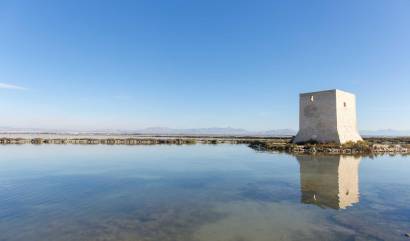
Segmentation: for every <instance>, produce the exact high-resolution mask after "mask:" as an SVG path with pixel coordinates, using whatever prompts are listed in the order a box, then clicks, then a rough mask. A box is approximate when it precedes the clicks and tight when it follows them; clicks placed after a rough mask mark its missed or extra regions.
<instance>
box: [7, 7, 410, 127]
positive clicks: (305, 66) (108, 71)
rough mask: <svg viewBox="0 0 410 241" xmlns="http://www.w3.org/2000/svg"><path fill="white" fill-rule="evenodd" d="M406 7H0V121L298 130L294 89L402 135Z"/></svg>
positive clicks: (408, 88)
mask: <svg viewBox="0 0 410 241" xmlns="http://www.w3.org/2000/svg"><path fill="white" fill-rule="evenodd" d="M409 13H410V1H409V0H361V1H357V0H344V1H323V0H305V1H302V0H300V1H295V0H289V1H279V0H278V1H274V0H271V1H264V0H261V1H260V0H254V1H249V0H247V1H243V0H232V1H231V0H218V1H217V0H207V1H199V0H198V1H195V0H172V1H169V0H146V1H145V0H130V1H127V0H121V1H114V0H113V1H105V0H66V1H63V0H49V1H44V0H36V1H31V0H30V1H20V0H0V110H1V113H2V114H1V118H0V127H18V128H54V129H55V128H57V129H58V128H60V129H79V130H86V129H88V130H90V129H139V128H146V127H153V126H161V127H169V128H205V127H227V126H229V127H233V128H245V129H248V130H254V131H258V130H271V129H283V128H292V129H297V128H298V113H299V110H298V98H299V97H298V94H299V93H301V92H310V91H317V90H326V89H336V88H337V89H341V90H345V91H349V92H353V93H355V94H356V96H357V108H358V121H359V123H358V124H359V128H360V129H362V130H375V129H388V128H392V129H402V130H405V129H410V14H409Z"/></svg>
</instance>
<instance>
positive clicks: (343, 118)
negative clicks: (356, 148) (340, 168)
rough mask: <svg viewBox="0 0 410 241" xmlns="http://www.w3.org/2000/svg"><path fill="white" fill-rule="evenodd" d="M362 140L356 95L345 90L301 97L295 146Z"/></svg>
mask: <svg viewBox="0 0 410 241" xmlns="http://www.w3.org/2000/svg"><path fill="white" fill-rule="evenodd" d="M360 140H362V138H361V137H360V135H359V132H358V130H357V118H356V97H355V95H353V94H351V93H348V92H344V91H341V90H326V91H319V92H312V93H303V94H300V110H299V132H298V134H297V135H296V137H295V139H294V141H293V142H294V143H305V142H310V141H314V142H318V143H331V142H333V143H337V144H343V143H346V142H348V141H353V142H356V141H360Z"/></svg>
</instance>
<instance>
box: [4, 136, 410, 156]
mask: <svg viewBox="0 0 410 241" xmlns="http://www.w3.org/2000/svg"><path fill="white" fill-rule="evenodd" d="M0 136H2V137H0V144H3V145H7V144H36V145H41V144H83V145H158V144H174V145H189V144H196V143H200V144H222V143H227V144H247V145H249V147H251V148H253V149H255V150H258V151H279V152H288V153H328V154H378V153H401V154H410V137H368V138H365V140H364V141H360V142H356V143H353V142H350V143H346V144H343V145H338V144H335V143H328V144H318V143H306V144H303V145H296V144H292V142H291V141H292V138H291V137H266V136H186V135H184V136H182V135H181V136H178V135H168V136H167V135H151V136H148V135H129V134H52V133H51V134H50V133H35V134H25V133H18V134H9V133H7V134H0Z"/></svg>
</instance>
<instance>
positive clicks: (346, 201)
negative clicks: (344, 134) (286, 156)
mask: <svg viewBox="0 0 410 241" xmlns="http://www.w3.org/2000/svg"><path fill="white" fill-rule="evenodd" d="M296 158H297V159H298V161H299V165H300V185H301V193H302V197H301V201H302V203H306V204H314V205H317V206H320V207H324V208H333V209H345V208H347V207H349V206H352V205H353V204H355V203H358V202H359V165H360V160H361V157H355V156H336V155H335V156H315V155H301V156H297V157H296Z"/></svg>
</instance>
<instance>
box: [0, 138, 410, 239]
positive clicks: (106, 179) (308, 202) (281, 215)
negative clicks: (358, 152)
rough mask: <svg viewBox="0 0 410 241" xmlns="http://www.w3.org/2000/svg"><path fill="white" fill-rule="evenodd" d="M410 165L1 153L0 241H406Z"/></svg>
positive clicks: (233, 155) (124, 152)
mask: <svg viewBox="0 0 410 241" xmlns="http://www.w3.org/2000/svg"><path fill="white" fill-rule="evenodd" d="M409 163H410V157H403V156H394V157H390V156H383V157H376V158H373V159H371V158H368V157H352V156H303V155H302V156H291V155H287V154H275V153H263V152H256V151H254V150H252V149H250V148H248V147H247V146H245V145H192V146H167V145H161V146H104V145H96V146H93V145H84V146H81V145H40V146H35V145H22V146H17V145H16V146H13V145H5V146H0V241H6V240H7V241H22V240H31V241H47V240H50V241H51V240H52V241H60V240H61V241H63V240H64V241H66V240H67V241H68V240H78V241H82V240H84V241H90V240H91V241H92V240H107V241H110V240H118V241H122V240H138V241H139V240H141V241H145V240H147V241H148V240H152V241H159V240H160V241H162V240H163V241H168V240H169V241H171V240H173V241H268V240H269V241H272V240H393V241H394V240H409V239H408V238H406V237H405V236H404V234H405V233H408V232H410V175H409V173H410V166H409Z"/></svg>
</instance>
